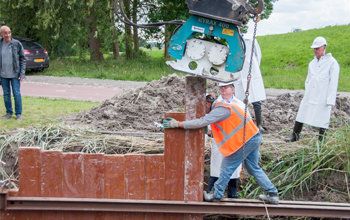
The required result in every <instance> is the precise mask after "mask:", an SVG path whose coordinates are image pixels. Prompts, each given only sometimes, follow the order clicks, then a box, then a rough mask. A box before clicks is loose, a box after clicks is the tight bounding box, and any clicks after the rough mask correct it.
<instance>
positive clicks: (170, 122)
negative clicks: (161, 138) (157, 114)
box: [163, 117, 179, 128]
mask: <svg viewBox="0 0 350 220" xmlns="http://www.w3.org/2000/svg"><path fill="white" fill-rule="evenodd" d="M178 127H179V122H178V121H176V120H175V119H173V118H170V117H167V118H166V119H165V120H163V128H178Z"/></svg>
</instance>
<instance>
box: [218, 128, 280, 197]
mask: <svg viewBox="0 0 350 220" xmlns="http://www.w3.org/2000/svg"><path fill="white" fill-rule="evenodd" d="M261 139H262V137H261V134H260V132H258V133H257V134H256V135H255V136H253V137H252V138H251V139H250V140H249V141H247V143H246V145H245V149H244V167H245V169H246V170H247V171H248V173H249V174H251V175H253V176H254V177H255V179H256V181H257V182H258V184H259V185H260V186H261V188H263V190H264V191H265V192H266V193H270V192H275V193H277V192H278V191H277V189H276V187H275V186H274V185H273V184H272V183H271V181H270V179H269V178H268V177H267V175H266V174H265V172H264V171H263V170H262V169H261V167H260V166H259V164H258V161H259V148H260V143H261ZM242 152H243V148H242V147H241V148H240V149H239V150H238V151H236V152H235V153H233V154H231V155H229V156H226V157H224V159H223V160H222V163H221V170H220V177H219V179H218V180H217V181H216V182H215V184H214V196H215V198H217V199H221V198H222V197H223V195H224V192H225V188H226V186H227V183H228V182H229V181H230V177H231V176H232V174H233V172H234V171H235V170H236V169H237V167H238V166H239V165H240V164H241V163H242Z"/></svg>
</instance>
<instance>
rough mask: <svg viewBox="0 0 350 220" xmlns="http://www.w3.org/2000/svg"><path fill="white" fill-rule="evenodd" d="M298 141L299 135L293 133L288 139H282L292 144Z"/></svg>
mask: <svg viewBox="0 0 350 220" xmlns="http://www.w3.org/2000/svg"><path fill="white" fill-rule="evenodd" d="M298 140H299V135H298V134H296V133H293V134H292V136H290V137H289V138H288V139H284V141H285V142H294V141H298Z"/></svg>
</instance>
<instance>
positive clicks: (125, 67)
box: [40, 49, 174, 82]
mask: <svg viewBox="0 0 350 220" xmlns="http://www.w3.org/2000/svg"><path fill="white" fill-rule="evenodd" d="M162 53H163V51H162V50H158V49H153V50H152V51H149V50H148V51H146V52H145V53H143V56H139V57H138V58H135V59H133V60H126V59H125V57H124V56H123V55H122V56H121V57H119V58H118V59H112V58H111V56H105V57H106V59H105V62H91V61H89V60H88V58H87V57H86V59H79V58H78V57H69V58H65V59H55V60H51V63H50V68H49V69H47V70H45V71H44V72H42V73H40V74H42V75H50V76H68V77H83V78H96V79H113V80H130V81H147V82H148V81H152V80H154V79H160V78H161V77H162V76H166V75H169V74H171V73H173V72H174V71H173V70H171V69H170V68H169V67H168V66H167V65H166V64H165V61H166V60H165V59H164V58H163V54H162Z"/></svg>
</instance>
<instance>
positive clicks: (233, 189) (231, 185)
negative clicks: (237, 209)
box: [227, 179, 238, 199]
mask: <svg viewBox="0 0 350 220" xmlns="http://www.w3.org/2000/svg"><path fill="white" fill-rule="evenodd" d="M237 189H238V179H230V181H229V182H228V186H227V198H234V199H237V198H238V194H237Z"/></svg>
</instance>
